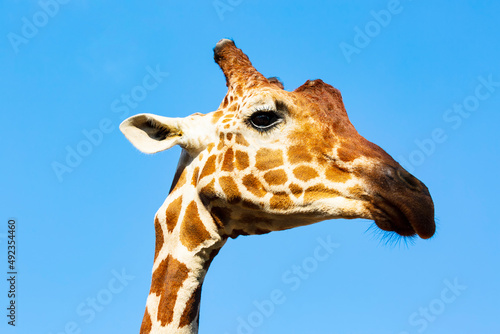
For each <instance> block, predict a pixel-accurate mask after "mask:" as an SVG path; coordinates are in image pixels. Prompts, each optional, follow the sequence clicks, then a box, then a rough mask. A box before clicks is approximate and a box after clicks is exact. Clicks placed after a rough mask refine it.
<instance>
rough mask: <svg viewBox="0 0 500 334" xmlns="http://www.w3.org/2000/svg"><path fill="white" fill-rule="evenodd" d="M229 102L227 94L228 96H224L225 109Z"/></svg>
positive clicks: (223, 106)
mask: <svg viewBox="0 0 500 334" xmlns="http://www.w3.org/2000/svg"><path fill="white" fill-rule="evenodd" d="M228 103H229V101H228V98H227V95H226V96H224V100H223V101H222V108H223V109H224V108H225V107H227V104H228ZM221 111H222V110H221Z"/></svg>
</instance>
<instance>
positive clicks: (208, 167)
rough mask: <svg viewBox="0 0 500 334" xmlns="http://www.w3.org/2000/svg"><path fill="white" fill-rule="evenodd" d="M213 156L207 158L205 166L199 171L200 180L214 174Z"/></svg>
mask: <svg viewBox="0 0 500 334" xmlns="http://www.w3.org/2000/svg"><path fill="white" fill-rule="evenodd" d="M215 159H216V157H215V155H211V156H209V157H208V159H207V162H205V166H203V169H202V170H201V174H200V178H199V179H200V180H201V179H203V178H204V177H205V176H208V175H212V174H213V173H214V172H215Z"/></svg>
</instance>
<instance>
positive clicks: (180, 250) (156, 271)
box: [141, 153, 226, 334]
mask: <svg viewBox="0 0 500 334" xmlns="http://www.w3.org/2000/svg"><path fill="white" fill-rule="evenodd" d="M197 173H198V171H196V168H195V167H194V166H193V164H192V159H191V158H189V157H187V156H186V155H185V154H184V153H183V156H182V157H181V160H180V163H179V167H178V173H176V177H175V178H174V185H173V187H172V188H173V189H172V191H171V193H170V194H169V196H168V197H167V199H166V201H165V203H164V204H163V205H162V206H161V207H160V209H159V210H158V212H157V214H156V217H155V231H156V247H155V260H154V265H153V277H152V282H151V290H150V293H149V296H148V299H147V302H146V311H145V314H144V318H143V322H142V325H141V333H176V334H177V333H178V334H182V333H198V322H199V307H200V297H201V288H202V284H203V280H204V278H205V275H206V273H207V270H208V267H209V266H210V263H211V262H212V260H213V258H214V257H215V256H216V255H217V253H218V252H219V250H220V248H221V247H222V246H223V245H224V243H225V241H226V239H225V238H223V237H221V236H220V235H219V231H218V227H217V225H216V224H215V222H214V220H213V218H212V216H211V214H210V213H209V212H208V211H207V209H206V208H205V206H204V205H203V203H202V202H201V200H200V198H199V196H198V193H197V191H196V182H191V180H195V179H196V177H195V175H196V174H197Z"/></svg>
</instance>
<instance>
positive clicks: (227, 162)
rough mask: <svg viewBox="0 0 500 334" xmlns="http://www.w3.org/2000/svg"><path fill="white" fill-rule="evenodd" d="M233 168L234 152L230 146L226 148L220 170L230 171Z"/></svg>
mask: <svg viewBox="0 0 500 334" xmlns="http://www.w3.org/2000/svg"><path fill="white" fill-rule="evenodd" d="M233 169H234V152H233V149H232V148H228V149H227V150H226V153H225V154H224V161H222V170H223V171H225V172H232V171H233Z"/></svg>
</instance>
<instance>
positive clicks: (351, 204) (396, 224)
mask: <svg viewBox="0 0 500 334" xmlns="http://www.w3.org/2000/svg"><path fill="white" fill-rule="evenodd" d="M214 59H215V61H216V63H217V64H218V65H219V66H220V68H221V69H222V71H223V73H224V75H225V78H226V85H227V87H228V91H227V94H226V96H225V97H224V99H223V101H222V103H221V104H220V106H219V108H218V109H217V110H216V111H213V112H210V113H207V114H201V113H195V114H193V115H191V116H188V117H185V118H167V117H163V116H157V115H153V114H139V115H135V116H132V117H130V118H128V119H126V120H125V121H123V123H122V124H121V125H120V130H121V131H122V132H123V134H124V135H125V136H126V138H127V139H128V140H129V141H130V142H131V143H132V144H133V145H134V146H135V147H136V148H138V149H139V150H140V151H142V152H144V153H149V154H152V153H156V152H160V151H163V150H166V149H168V148H170V147H172V146H174V145H180V147H181V148H182V152H181V156H180V159H179V163H178V166H177V170H176V172H175V175H174V178H173V182H172V186H171V189H170V192H169V194H168V196H167V198H166V200H165V202H164V203H163V205H162V206H161V207H160V209H159V210H158V212H157V213H156V215H155V219H154V226H155V232H156V243H155V254H154V264H153V270H152V272H153V273H152V282H151V289H150V293H149V296H148V298H147V302H146V310H145V314H144V318H143V322H142V325H141V329H140V332H141V333H197V332H198V324H199V307H200V297H201V287H202V284H203V280H204V278H205V275H206V273H207V270H208V268H209V266H210V263H211V261H212V260H213V258H214V257H215V256H216V255H217V253H218V252H219V250H220V249H221V247H222V246H223V245H224V243H225V242H226V241H227V239H228V238H236V237H238V236H240V235H254V234H264V233H269V232H272V231H279V230H286V229H290V228H294V227H298V226H304V225H309V224H312V223H316V222H319V221H322V220H326V219H334V218H347V219H353V218H365V219H369V220H374V221H375V224H376V225H377V226H378V227H379V228H380V229H381V230H383V231H387V233H396V234H397V235H400V236H403V237H412V236H416V235H418V236H419V237H421V238H423V239H428V238H430V237H432V236H433V234H434V232H435V223H434V204H433V201H432V199H431V196H430V194H429V191H428V189H427V187H426V186H425V185H424V184H423V183H422V182H420V181H419V180H418V179H417V178H415V177H414V176H412V175H411V174H410V173H408V172H407V171H406V170H404V169H403V168H402V167H401V166H400V165H399V164H398V163H397V162H396V161H395V160H394V159H393V158H392V157H391V156H390V155H389V154H387V153H386V152H385V151H384V150H383V149H381V148H380V147H379V146H377V145H375V144H373V143H371V142H369V141H368V140H366V139H365V138H364V137H362V136H361V135H360V134H358V132H357V131H356V130H355V128H354V126H353V125H352V124H351V122H350V121H349V118H348V116H347V113H346V111H345V108H344V104H343V102H342V97H341V94H340V92H339V91H338V90H337V89H335V88H333V87H332V86H330V85H328V84H326V83H324V82H323V81H321V80H312V81H311V80H308V81H307V82H306V83H305V84H303V85H302V86H300V87H299V88H297V89H295V90H294V91H286V90H284V88H283V85H282V84H281V82H280V81H279V80H277V79H276V78H269V79H267V78H266V77H264V76H263V75H262V74H261V73H259V72H258V71H257V70H256V69H255V68H254V67H253V66H252V64H251V62H250V60H249V59H248V57H247V56H246V55H245V54H244V53H243V52H242V51H241V50H240V49H238V48H237V47H236V46H235V44H234V42H233V41H232V40H228V39H222V40H220V41H219V42H218V43H217V44H216V46H215V48H214Z"/></svg>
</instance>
